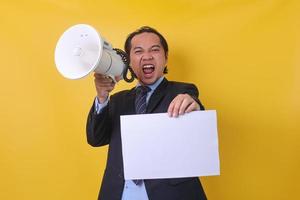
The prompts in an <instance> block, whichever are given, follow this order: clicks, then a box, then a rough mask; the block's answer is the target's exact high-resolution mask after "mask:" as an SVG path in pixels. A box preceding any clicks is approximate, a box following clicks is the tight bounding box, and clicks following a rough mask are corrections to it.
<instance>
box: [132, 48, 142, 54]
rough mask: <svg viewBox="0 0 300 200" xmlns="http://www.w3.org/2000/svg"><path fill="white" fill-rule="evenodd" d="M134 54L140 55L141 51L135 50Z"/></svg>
mask: <svg viewBox="0 0 300 200" xmlns="http://www.w3.org/2000/svg"><path fill="white" fill-rule="evenodd" d="M134 53H135V54H140V53H142V50H140V49H139V50H135V51H134Z"/></svg>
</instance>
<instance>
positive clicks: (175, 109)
mask: <svg viewBox="0 0 300 200" xmlns="http://www.w3.org/2000/svg"><path fill="white" fill-rule="evenodd" d="M182 102H183V99H182V98H181V96H178V97H177V98H176V99H175V101H174V106H173V111H172V117H178V115H179V109H180V106H181V104H182Z"/></svg>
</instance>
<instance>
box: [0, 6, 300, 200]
mask: <svg viewBox="0 0 300 200" xmlns="http://www.w3.org/2000/svg"><path fill="white" fill-rule="evenodd" d="M77 23H88V24H91V25H93V26H94V27H96V28H97V29H98V30H99V31H100V32H101V34H102V35H103V36H105V38H106V39H107V40H108V41H109V42H111V43H112V44H113V46H114V47H119V48H123V43H124V40H125V38H126V36H127V34H128V33H129V32H131V31H133V30H135V29H136V28H138V27H140V26H142V25H150V26H153V27H155V28H157V29H158V30H159V31H160V32H161V33H162V34H163V35H164V36H165V37H166V38H167V40H168V42H169V45H170V55H169V63H168V66H169V74H168V76H167V78H168V79H170V80H178V81H186V82H194V83H195V84H196V85H197V86H198V88H199V90H200V93H201V96H200V98H201V100H202V102H203V103H204V105H205V106H206V108H207V109H216V110H217V111H218V129H219V140H220V141H219V142H220V159H221V176H214V177H203V178H202V179H201V180H202V183H203V185H204V188H205V191H206V193H207V196H208V198H209V199H210V200H254V199H255V200H256V199H262V200H265V199H270V200H271V199H272V200H273V199H278V200H279V199H280V200H281V199H298V198H299V190H300V187H299V186H300V184H299V180H300V177H299V170H300V155H299V153H300V151H299V150H300V148H299V144H300V137H299V135H300V2H299V1H297V0H244V1H243V0H201V1H196V0H194V1H193V0H164V1H158V0H152V1H141V0H139V1H138V0H126V1H116V0H109V1H100V0H99V1H96V0H74V1H71V0H27V1H21V0H20V1H17V0H11V1H8V0H7V1H4V0H2V1H1V3H0V25H1V26H0V27H1V31H0V41H1V43H0V45H1V48H0V55H1V68H0V69H1V78H0V85H1V86H0V87H1V90H0V92H1V93H0V94H1V98H0V101H1V102H0V111H1V117H0V120H1V126H0V133H1V138H0V188H1V189H0V199H5V200H6V199H24V200H33V199H34V200H35V199H49V200H50V199H51V200H52V199H59V200H60V199H62V200H65V199H84V200H85V199H96V197H97V194H98V190H99V187H100V182H101V178H102V175H103V170H104V167H105V161H106V153H107V148H106V147H104V148H92V147H90V146H88V144H87V143H86V137H85V121H86V116H87V113H88V110H89V108H90V106H91V103H92V101H93V98H94V96H95V90H94V86H93V77H92V76H89V77H87V78H84V79H80V80H77V81H71V80H67V79H64V78H63V77H62V76H60V74H59V73H58V72H57V70H56V68H55V65H54V57H53V56H54V48H55V45H56V42H57V40H58V38H59V36H60V35H61V34H62V33H63V31H64V30H65V29H66V28H68V27H69V26H71V25H74V24H77ZM131 86H132V84H131V85H128V84H127V83H125V82H124V81H121V82H120V83H119V84H118V86H117V87H116V91H119V90H121V89H124V88H130V87H131Z"/></svg>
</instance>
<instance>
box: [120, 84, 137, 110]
mask: <svg viewBox="0 0 300 200" xmlns="http://www.w3.org/2000/svg"><path fill="white" fill-rule="evenodd" d="M135 96H136V94H135V88H132V89H131V90H130V91H129V92H128V93H127V98H125V99H124V103H125V104H123V105H124V106H125V110H126V113H127V114H129V115H131V114H136V113H135Z"/></svg>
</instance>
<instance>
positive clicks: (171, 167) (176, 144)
mask: <svg viewBox="0 0 300 200" xmlns="http://www.w3.org/2000/svg"><path fill="white" fill-rule="evenodd" d="M121 137H122V152H123V164H124V176H125V180H129V179H157V178H179V177H198V176H211V175H219V174H220V166H219V151H218V133H217V117H216V111H215V110H209V111H194V112H191V113H189V114H184V115H182V116H180V117H178V118H171V117H169V116H168V114H167V113H160V114H143V115H123V116H121Z"/></svg>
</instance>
